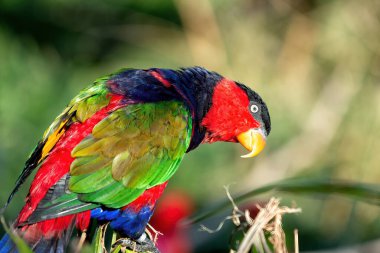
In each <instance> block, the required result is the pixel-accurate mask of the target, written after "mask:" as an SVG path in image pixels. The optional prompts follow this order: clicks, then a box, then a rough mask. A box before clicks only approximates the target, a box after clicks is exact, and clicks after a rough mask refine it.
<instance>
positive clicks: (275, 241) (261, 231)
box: [201, 187, 301, 253]
mask: <svg viewBox="0 0 380 253" xmlns="http://www.w3.org/2000/svg"><path fill="white" fill-rule="evenodd" d="M225 189H226V193H227V196H228V198H229V199H230V201H231V204H232V206H233V210H232V214H231V215H230V216H227V217H226V218H225V219H224V220H223V221H222V222H221V223H220V224H219V226H218V227H217V228H216V229H215V230H211V229H209V228H207V227H205V226H204V225H201V230H202V231H206V232H208V233H215V232H218V231H219V230H220V229H221V228H222V227H223V225H224V222H225V221H227V220H231V221H232V222H233V223H234V225H235V226H236V227H239V226H241V225H242V224H243V223H245V225H248V227H249V229H248V230H247V231H246V232H245V233H244V238H243V240H242V241H241V242H240V245H239V248H238V249H237V251H234V250H232V249H231V250H230V253H247V252H250V250H252V248H254V249H255V250H256V251H257V252H259V253H287V252H288V250H287V247H286V236H285V232H284V230H283V229H282V216H283V215H284V214H291V213H300V212H301V209H300V208H294V207H286V206H280V199H278V198H274V197H272V198H271V199H270V200H269V202H268V203H267V204H266V205H265V206H264V207H261V206H259V205H257V208H258V209H259V212H258V213H257V215H256V217H251V214H250V212H249V210H244V211H242V210H240V209H239V208H238V207H237V205H236V204H235V202H234V200H233V198H232V196H231V194H230V193H229V190H228V187H225ZM294 238H295V239H294V245H295V250H294V252H295V253H298V231H297V230H295V231H294ZM272 249H273V250H272Z"/></svg>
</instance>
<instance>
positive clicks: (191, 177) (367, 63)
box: [0, 0, 380, 252]
mask: <svg viewBox="0 0 380 253" xmlns="http://www.w3.org/2000/svg"><path fill="white" fill-rule="evenodd" d="M192 65H200V66H203V67H206V68H208V69H211V70H214V71H217V72H219V73H221V74H223V75H225V76H228V77H229V78H232V79H234V80H237V81H241V82H243V83H245V84H247V85H249V86H250V87H252V88H253V89H255V90H256V91H258V92H259V93H260V94H261V95H262V97H263V98H264V99H265V101H266V102H267V104H268V107H269V109H270V112H271V118H272V129H273V130H272V133H271V135H270V138H269V139H268V145H267V148H266V150H265V151H264V152H263V153H262V154H261V155H260V156H259V157H257V158H255V159H251V160H244V159H240V158H239V155H241V154H243V153H244V152H245V151H244V150H243V149H242V148H240V147H238V145H232V144H225V143H221V144H215V145H203V146H201V147H200V148H198V149H197V150H196V151H194V152H191V153H190V154H189V155H187V157H186V158H185V160H184V162H183V164H182V166H181V169H180V170H179V171H178V173H177V174H176V175H175V176H174V178H173V179H172V181H171V183H170V186H169V189H168V191H170V190H172V189H182V190H184V191H186V192H187V193H188V194H189V195H190V196H191V197H192V198H194V200H195V202H196V203H197V206H198V207H202V208H206V209H207V206H208V205H209V204H210V203H216V202H218V201H219V200H222V199H226V195H225V192H224V190H223V187H222V186H223V185H227V184H230V183H235V184H233V185H232V186H231V192H232V193H233V194H234V193H237V192H241V191H246V190H250V189H253V188H255V187H258V186H260V185H263V184H266V183H269V182H273V181H275V180H280V179H283V178H287V177H294V176H303V177H310V178H312V177H313V178H314V177H324V178H340V179H347V180H355V181H360V182H370V183H378V182H379V181H380V168H379V166H380V156H379V154H380V141H379V140H380V85H379V81H380V1H376V0H363V1H357V0H329V1H323V0H320V1H317V0H309V1H302V0H235V1H229V0H191V1H190V0H161V1H157V0H140V1H136V0H135V1H132V0H109V1H100V0H93V1H79V0H65V1H63V0H56V1H49V0H35V1H27V0H2V1H0V140H1V141H0V173H1V174H0V175H1V176H0V185H1V191H0V203H4V202H5V200H6V198H7V197H8V194H9V192H10V191H11V189H12V187H13V184H14V182H15V180H16V179H17V176H18V174H19V173H20V171H21V169H22V167H23V163H24V161H25V160H26V158H27V156H28V154H29V153H30V152H31V150H32V149H33V147H34V145H35V144H36V143H37V141H38V140H39V138H40V136H41V135H42V133H43V131H44V130H45V129H46V127H47V126H48V125H49V124H50V122H51V121H52V120H53V119H54V118H55V117H56V115H58V114H59V113H60V112H61V110H62V109H63V108H64V106H65V105H66V104H67V103H68V101H69V100H70V98H72V97H73V96H74V95H76V94H77V93H78V92H79V91H80V90H81V89H82V88H84V87H86V86H87V85H89V84H90V83H91V82H92V81H93V80H95V79H96V78H98V77H100V76H102V75H105V74H108V73H111V72H113V71H115V70H117V69H119V68H122V67H133V68H149V67H165V68H179V67H183V66H192ZM27 190H28V187H26V186H25V187H23V189H22V190H21V192H20V193H19V194H18V195H16V198H15V199H14V201H13V202H12V204H11V206H10V207H9V208H8V210H7V212H6V218H7V219H8V220H12V219H14V218H15V217H16V215H17V213H18V211H19V209H20V207H21V206H22V204H23V196H25V194H26V192H27ZM276 196H280V197H282V201H283V203H284V204H288V205H291V203H292V201H295V202H296V203H297V205H298V206H299V207H301V208H302V209H303V212H302V214H300V215H296V216H292V217H290V216H289V217H285V219H284V223H285V224H284V226H285V228H286V229H287V231H288V233H287V234H288V236H290V237H291V236H292V230H293V228H298V230H299V236H300V249H301V250H302V251H318V250H324V251H323V252H335V251H334V249H338V248H345V247H346V248H347V247H348V248H350V247H353V246H352V245H359V246H358V247H357V248H355V249H357V251H350V252H380V243H379V242H377V241H376V240H377V238H380V216H379V211H380V209H379V208H378V207H376V206H372V205H369V204H363V203H359V202H356V201H353V200H350V199H346V198H343V197H336V196H321V195H308V196H305V195H303V196H295V195H290V194H282V195H281V194H276ZM265 199H266V198H265V196H264V197H263V198H262V200H265ZM199 233H201V232H199ZM201 236H202V237H204V236H206V237H207V235H204V234H202V235H201ZM207 243H209V244H212V243H213V242H212V240H210V242H207V240H206V242H205V243H204V244H202V245H200V246H196V248H197V250H198V251H199V252H202V248H203V249H205V247H206V246H204V245H206V244H207ZM195 244H196V243H195ZM360 244H365V245H366V246H365V247H366V248H365V250H363V248H361V246H360ZM210 247H211V246H210ZM368 247H369V248H371V250H372V249H374V250H375V251H370V250H369V249H368ZM206 248H207V247H206ZM211 248H212V247H211ZM203 251H205V250H203ZM210 252H211V250H210ZM336 252H346V251H344V250H343V251H336Z"/></svg>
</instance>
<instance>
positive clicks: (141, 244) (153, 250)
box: [112, 235, 160, 253]
mask: <svg viewBox="0 0 380 253" xmlns="http://www.w3.org/2000/svg"><path fill="white" fill-rule="evenodd" d="M118 245H121V246H122V247H126V248H127V249H130V250H133V251H134V252H138V253H148V252H149V253H160V251H159V250H158V249H157V247H156V246H155V245H154V243H153V242H152V241H151V240H150V239H149V238H148V237H147V236H146V235H143V236H141V237H140V238H139V239H137V240H136V241H134V240H131V239H129V238H121V239H119V240H117V241H116V242H115V243H114V245H112V247H113V248H115V247H117V246H118Z"/></svg>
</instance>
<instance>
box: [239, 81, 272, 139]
mask: <svg viewBox="0 0 380 253" xmlns="http://www.w3.org/2000/svg"><path fill="white" fill-rule="evenodd" d="M236 84H237V85H238V86H239V87H240V88H241V89H242V90H244V91H245V93H246V94H247V96H248V99H249V101H251V102H256V103H257V104H258V105H260V111H261V113H260V117H261V119H257V120H259V121H262V123H263V124H264V128H265V131H266V134H267V135H269V133H270V131H271V122H270V116H269V110H268V107H267V105H266V104H265V102H264V101H263V99H262V98H261V97H260V96H259V94H257V93H256V92H254V91H253V90H251V89H250V88H248V87H247V86H245V85H244V84H242V83H238V82H236Z"/></svg>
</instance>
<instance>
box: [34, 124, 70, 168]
mask: <svg viewBox="0 0 380 253" xmlns="http://www.w3.org/2000/svg"><path fill="white" fill-rule="evenodd" d="M67 121H69V119H66V120H64V121H62V122H61V124H60V125H59V127H57V129H56V130H55V131H54V132H53V133H52V134H50V135H49V137H48V138H47V139H46V141H45V145H44V147H43V148H42V155H41V158H40V159H39V160H38V162H41V161H42V160H43V159H44V158H45V157H46V156H47V155H48V153H49V152H50V151H51V150H52V148H53V147H54V145H55V144H56V143H57V142H58V140H59V139H60V138H61V136H62V135H63V134H64V133H65V130H64V129H63V126H64V125H65V124H66V123H67Z"/></svg>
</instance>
